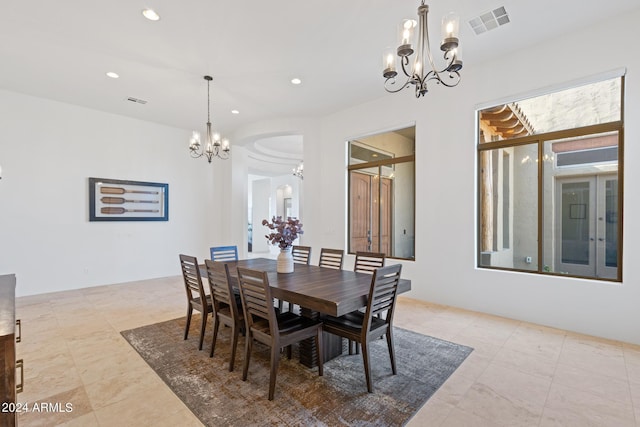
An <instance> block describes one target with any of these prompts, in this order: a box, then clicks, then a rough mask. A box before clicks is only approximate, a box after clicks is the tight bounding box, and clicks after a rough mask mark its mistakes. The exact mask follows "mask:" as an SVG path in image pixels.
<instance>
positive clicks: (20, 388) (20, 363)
mask: <svg viewBox="0 0 640 427" xmlns="http://www.w3.org/2000/svg"><path fill="white" fill-rule="evenodd" d="M18 368H20V384H16V393H22V391H23V390H24V360H22V359H20V360H16V369H18Z"/></svg>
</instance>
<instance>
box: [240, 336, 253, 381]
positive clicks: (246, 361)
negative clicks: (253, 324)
mask: <svg viewBox="0 0 640 427" xmlns="http://www.w3.org/2000/svg"><path fill="white" fill-rule="evenodd" d="M252 344H253V337H252V336H251V332H247V338H246V339H245V345H244V364H243V368H242V381H246V380H247V374H248V373H249V359H251V347H252Z"/></svg>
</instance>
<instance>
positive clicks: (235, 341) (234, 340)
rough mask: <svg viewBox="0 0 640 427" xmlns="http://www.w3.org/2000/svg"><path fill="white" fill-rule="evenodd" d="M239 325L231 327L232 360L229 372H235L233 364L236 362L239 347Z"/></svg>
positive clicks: (230, 360)
mask: <svg viewBox="0 0 640 427" xmlns="http://www.w3.org/2000/svg"><path fill="white" fill-rule="evenodd" d="M239 334H240V331H239V330H238V325H235V326H232V327H231V358H230V359H229V372H233V364H234V362H235V361H236V347H238V335H239Z"/></svg>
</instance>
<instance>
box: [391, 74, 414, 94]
mask: <svg viewBox="0 0 640 427" xmlns="http://www.w3.org/2000/svg"><path fill="white" fill-rule="evenodd" d="M389 80H393V82H392V83H391V85H394V84H396V82H395V78H394V77H389V78H388V79H387V80H385V82H384V90H386V91H387V92H389V93H398V92H400V91H401V90H402V89H404V88H406V87H407V86H409V85H410V84H412V83H414V82H413V80H412V77H411V76H409V77H408V78H407V81H406V82H405V83H404V84H403V85H402V86H400V87H399V88H398V89H389V87H388V86H389V84H388V82H389Z"/></svg>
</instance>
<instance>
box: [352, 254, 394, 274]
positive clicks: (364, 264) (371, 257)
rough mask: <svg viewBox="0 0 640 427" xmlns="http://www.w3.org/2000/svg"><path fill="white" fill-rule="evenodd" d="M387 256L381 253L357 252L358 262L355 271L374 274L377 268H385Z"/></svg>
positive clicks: (354, 267)
mask: <svg viewBox="0 0 640 427" xmlns="http://www.w3.org/2000/svg"><path fill="white" fill-rule="evenodd" d="M385 258H386V255H385V254H384V253H381V252H356V262H355V264H354V266H353V271H355V272H356V273H368V274H373V271H374V270H375V269H376V268H380V267H384V260H385Z"/></svg>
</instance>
